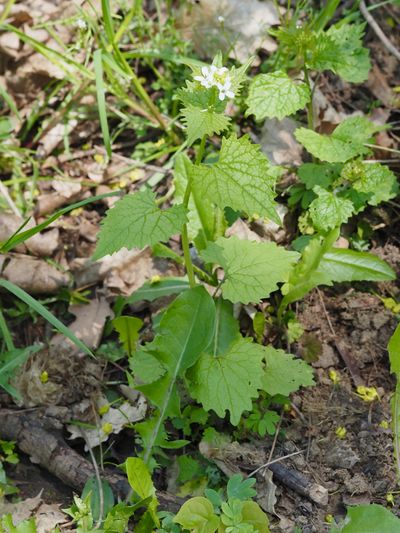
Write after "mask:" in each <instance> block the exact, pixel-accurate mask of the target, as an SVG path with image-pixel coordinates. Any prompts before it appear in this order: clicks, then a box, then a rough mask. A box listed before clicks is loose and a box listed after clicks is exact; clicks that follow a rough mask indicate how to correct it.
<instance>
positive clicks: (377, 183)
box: [342, 162, 399, 206]
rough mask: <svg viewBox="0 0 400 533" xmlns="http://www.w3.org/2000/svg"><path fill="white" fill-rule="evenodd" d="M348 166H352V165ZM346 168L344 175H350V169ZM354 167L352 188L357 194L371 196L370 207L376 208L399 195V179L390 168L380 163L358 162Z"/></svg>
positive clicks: (369, 199)
mask: <svg viewBox="0 0 400 533" xmlns="http://www.w3.org/2000/svg"><path fill="white" fill-rule="evenodd" d="M348 165H349V166H350V165H352V163H349V164H348ZM348 165H346V167H348ZM346 167H345V168H344V169H343V172H342V175H348V174H349V168H346ZM354 167H355V169H354V170H355V172H354V175H353V180H352V186H353V188H354V189H355V190H356V191H357V192H361V193H365V194H367V195H368V196H369V198H368V200H367V202H368V203H369V204H370V205H374V206H375V205H379V204H380V203H381V202H387V201H388V200H390V199H391V198H394V197H395V196H397V194H398V193H399V185H398V182H397V178H396V176H395V175H394V173H393V172H392V171H391V170H390V169H389V168H388V167H386V166H384V165H380V164H379V163H371V164H370V163H367V162H357V163H356V164H355V165H354ZM354 178H355V179H354Z"/></svg>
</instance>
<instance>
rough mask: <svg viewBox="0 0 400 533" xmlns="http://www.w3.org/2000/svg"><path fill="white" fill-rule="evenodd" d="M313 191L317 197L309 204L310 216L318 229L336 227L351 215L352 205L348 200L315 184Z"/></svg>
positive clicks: (323, 229)
mask: <svg viewBox="0 0 400 533" xmlns="http://www.w3.org/2000/svg"><path fill="white" fill-rule="evenodd" d="M313 191H314V192H315V193H316V194H317V195H318V198H316V199H315V200H313V201H312V202H311V204H310V207H309V210H310V216H311V219H312V221H313V224H314V226H315V228H316V229H317V230H318V231H321V232H325V231H327V230H330V229H333V228H338V227H339V226H341V225H342V224H344V223H345V222H347V220H348V219H349V218H350V217H351V215H352V214H353V210H354V206H353V204H352V202H351V201H350V200H346V199H345V198H341V197H340V196H336V194H335V193H333V192H329V191H326V190H325V189H323V188H322V187H319V186H316V187H314V189H313Z"/></svg>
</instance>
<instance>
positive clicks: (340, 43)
mask: <svg viewBox="0 0 400 533" xmlns="http://www.w3.org/2000/svg"><path fill="white" fill-rule="evenodd" d="M364 28H365V24H341V25H333V26H331V27H330V28H329V30H328V31H327V32H326V33H327V35H328V36H329V37H330V38H331V39H332V41H333V43H334V45H335V49H336V51H337V56H336V64H335V65H333V68H331V69H332V70H333V72H336V73H337V74H338V75H339V76H340V77H341V78H343V79H344V80H346V81H350V82H352V83H362V82H363V81H365V80H366V79H367V78H368V73H369V70H370V68H371V62H370V59H369V50H368V49H367V48H364V47H363V46H362V38H363V36H364Z"/></svg>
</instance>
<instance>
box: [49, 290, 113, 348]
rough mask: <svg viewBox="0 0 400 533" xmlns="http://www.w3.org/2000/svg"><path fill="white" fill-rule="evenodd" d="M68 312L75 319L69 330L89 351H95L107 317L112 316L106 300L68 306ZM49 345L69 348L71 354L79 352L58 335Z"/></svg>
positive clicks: (100, 299)
mask: <svg viewBox="0 0 400 533" xmlns="http://www.w3.org/2000/svg"><path fill="white" fill-rule="evenodd" d="M68 311H69V312H70V313H71V314H73V315H75V317H76V318H75V320H74V321H73V322H72V323H71V324H69V326H68V327H69V329H70V330H71V331H72V333H74V334H75V335H76V336H77V337H78V339H80V340H81V341H83V342H84V343H85V344H86V346H88V347H89V348H90V349H96V348H97V347H98V346H99V344H100V341H101V336H102V333H103V329H104V325H105V323H106V319H107V317H109V316H113V312H112V310H111V308H110V305H109V304H108V302H107V301H106V299H105V298H104V297H100V298H99V299H94V300H91V301H90V303H88V304H82V305H70V306H69V309H68ZM50 344H51V346H62V347H64V348H69V350H70V351H71V353H78V352H79V348H78V347H77V346H75V344H73V343H72V341H70V340H69V339H67V338H66V337H65V335H61V334H60V333H57V334H56V335H54V337H53V338H52V339H51V342H50Z"/></svg>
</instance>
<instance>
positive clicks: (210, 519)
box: [174, 496, 220, 533]
mask: <svg viewBox="0 0 400 533" xmlns="http://www.w3.org/2000/svg"><path fill="white" fill-rule="evenodd" d="M174 522H175V523H176V524H180V525H181V526H182V527H183V528H184V529H188V530H190V531H191V532H192V533H214V532H215V531H217V529H218V526H219V523H220V519H219V517H218V516H217V515H216V514H215V513H214V507H213V505H212V503H211V502H210V501H209V500H207V498H203V497H202V496H196V497H195V498H191V499H190V500H188V501H187V502H185V503H184V504H183V505H182V507H181V508H180V509H179V512H178V513H177V515H176V516H175V518H174Z"/></svg>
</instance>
